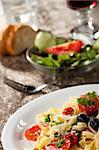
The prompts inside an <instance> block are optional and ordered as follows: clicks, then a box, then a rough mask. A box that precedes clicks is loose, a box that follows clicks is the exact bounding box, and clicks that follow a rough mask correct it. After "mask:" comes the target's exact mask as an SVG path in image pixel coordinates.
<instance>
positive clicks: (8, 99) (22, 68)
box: [0, 0, 99, 150]
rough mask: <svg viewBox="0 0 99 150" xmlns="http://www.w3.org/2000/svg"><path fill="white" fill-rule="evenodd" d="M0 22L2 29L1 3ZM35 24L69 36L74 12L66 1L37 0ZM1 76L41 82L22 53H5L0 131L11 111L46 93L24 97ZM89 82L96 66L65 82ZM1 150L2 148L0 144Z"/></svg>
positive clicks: (0, 68)
mask: <svg viewBox="0 0 99 150" xmlns="http://www.w3.org/2000/svg"><path fill="white" fill-rule="evenodd" d="M98 7H99V6H98ZM98 7H97V8H95V9H94V10H93V14H92V15H93V17H94V19H95V22H96V23H99V22H98V20H99V15H98V12H99V11H98V10H99V8H98ZM0 23H1V24H0V28H1V30H2V29H3V27H4V26H6V23H7V22H6V19H5V18H4V11H3V9H2V5H1V2H0ZM38 23H39V25H40V28H42V29H46V30H50V31H52V32H53V33H54V34H58V35H64V33H65V35H68V33H69V31H70V29H72V27H74V26H75V25H76V16H75V12H74V11H72V10H70V9H68V8H67V7H66V4H65V0H61V1H60V0H56V1H54V0H47V1H43V3H42V0H39V3H38ZM4 76H7V77H9V78H10V79H13V80H15V81H18V82H20V83H23V84H30V85H35V86H39V85H41V84H42V83H44V80H43V78H42V77H41V75H40V74H39V73H38V71H37V70H35V69H34V68H33V67H32V66H31V65H30V64H29V63H28V62H27V61H26V59H25V54H22V55H20V56H17V57H11V56H6V57H3V58H1V59H0V134H1V131H2V128H3V126H4V124H5V123H6V121H7V120H8V118H9V117H10V115H11V114H13V113H14V112H15V111H16V110H17V109H18V108H20V107H21V106H22V105H24V104H26V103H27V102H29V101H31V100H33V99H35V98H36V97H39V96H41V95H43V94H44V93H47V92H49V91H48V89H44V90H43V92H42V91H41V92H39V93H36V94H34V95H28V96H27V95H25V94H23V93H20V92H17V91H15V90H14V89H12V88H10V87H8V86H7V85H5V84H4V83H3V78H4ZM89 82H93V83H95V82H99V66H97V67H96V68H95V69H94V70H93V71H91V72H89V73H86V74H82V75H79V76H75V77H74V78H73V79H71V77H70V78H69V80H68V81H67V82H66V85H69V84H72V85H73V84H81V83H89ZM59 88H60V87H59V86H58V85H54V86H49V89H50V90H51V91H53V90H57V89H59ZM0 150H3V148H2V145H1V144H0Z"/></svg>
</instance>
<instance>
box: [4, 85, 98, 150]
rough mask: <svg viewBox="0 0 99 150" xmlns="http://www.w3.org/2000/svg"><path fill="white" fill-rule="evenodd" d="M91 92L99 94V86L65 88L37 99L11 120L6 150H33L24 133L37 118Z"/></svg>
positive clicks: (5, 132)
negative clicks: (75, 97)
mask: <svg viewBox="0 0 99 150" xmlns="http://www.w3.org/2000/svg"><path fill="white" fill-rule="evenodd" d="M91 91H96V92H97V94H99V84H87V85H79V86H74V87H70V88H64V89H61V90H57V91H55V92H52V93H49V94H46V95H44V96H41V97H39V98H36V99H35V100H33V101H31V102H29V103H27V104H26V105H24V106H22V107H21V108H20V109H19V110H17V111H16V112H15V113H14V114H13V115H12V116H11V117H10V118H9V120H8V121H7V123H6V124H5V126H4V128H3V131H2V136H1V140H2V145H3V148H4V150H33V143H32V142H28V141H27V142H26V141H25V140H24V137H23V133H24V130H25V129H26V128H28V127H29V126H30V125H32V124H33V123H34V122H35V121H36V120H35V116H36V115H37V114H39V113H41V112H44V111H47V110H48V109H49V108H51V107H58V108H59V107H61V106H62V105H63V104H64V103H65V102H66V101H67V100H68V99H69V97H71V96H79V95H81V94H84V93H86V92H91Z"/></svg>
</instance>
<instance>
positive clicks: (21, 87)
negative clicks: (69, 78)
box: [3, 77, 48, 94]
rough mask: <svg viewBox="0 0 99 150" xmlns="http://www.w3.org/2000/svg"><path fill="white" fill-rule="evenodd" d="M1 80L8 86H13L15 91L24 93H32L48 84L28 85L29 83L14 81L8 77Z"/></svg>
mask: <svg viewBox="0 0 99 150" xmlns="http://www.w3.org/2000/svg"><path fill="white" fill-rule="evenodd" d="M3 82H4V83H5V84H7V85H9V86H10V87H12V88H14V89H15V90H17V91H20V92H23V93H26V94H34V93H36V92H39V91H40V90H42V89H44V88H46V87H47V86H48V85H47V84H43V85H41V86H38V87H35V86H30V85H23V84H21V83H18V82H16V81H13V80H11V79H8V78H7V77H4V80H3Z"/></svg>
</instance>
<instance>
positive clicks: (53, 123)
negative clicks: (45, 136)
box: [50, 121, 63, 127]
mask: <svg viewBox="0 0 99 150" xmlns="http://www.w3.org/2000/svg"><path fill="white" fill-rule="evenodd" d="M62 123H63V122H55V121H52V122H50V127H53V126H55V125H59V124H62Z"/></svg>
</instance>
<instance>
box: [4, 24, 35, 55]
mask: <svg viewBox="0 0 99 150" xmlns="http://www.w3.org/2000/svg"><path fill="white" fill-rule="evenodd" d="M35 35H36V32H35V31H34V30H33V29H32V28H31V27H29V26H28V25H20V24H19V25H9V26H8V27H7V28H6V29H5V31H4V32H3V35H2V45H3V48H2V52H1V53H2V55H4V54H6V53H9V54H10V55H13V56H16V55H19V54H20V53H22V52H23V51H25V50H26V49H28V48H32V47H33V45H34V38H35Z"/></svg>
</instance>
